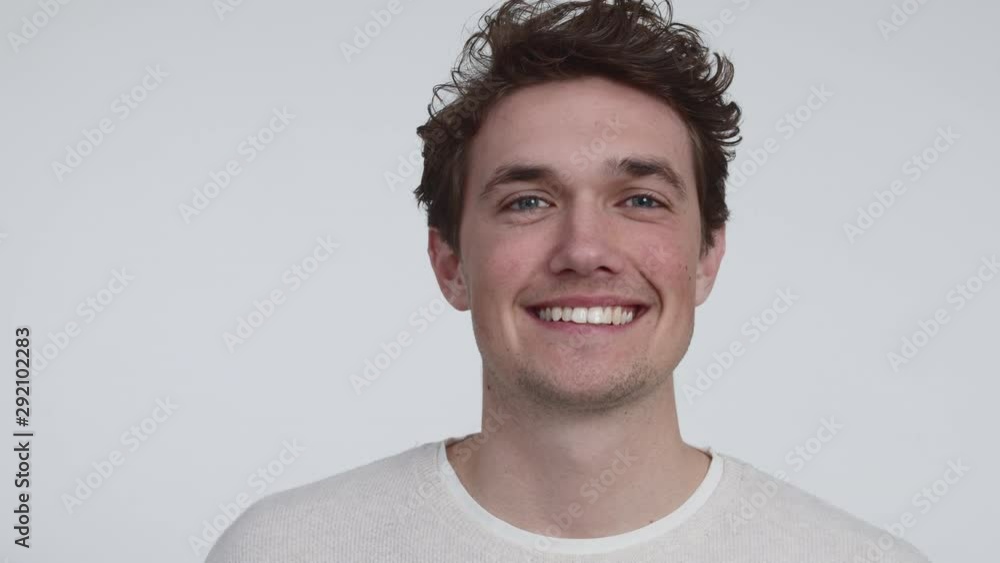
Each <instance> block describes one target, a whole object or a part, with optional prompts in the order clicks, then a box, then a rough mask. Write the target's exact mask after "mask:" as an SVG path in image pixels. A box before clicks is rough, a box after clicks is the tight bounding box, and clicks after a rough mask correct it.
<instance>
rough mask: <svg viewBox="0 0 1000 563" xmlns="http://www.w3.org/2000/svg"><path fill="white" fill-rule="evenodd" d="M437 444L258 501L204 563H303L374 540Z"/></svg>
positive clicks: (416, 480)
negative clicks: (371, 536) (373, 536)
mask: <svg viewBox="0 0 1000 563" xmlns="http://www.w3.org/2000/svg"><path fill="white" fill-rule="evenodd" d="M435 447H436V443H426V444H423V445H421V446H416V447H413V448H409V449H407V450H404V451H402V452H399V453H397V454H394V455H391V456H388V457H383V458H380V459H377V460H374V461H372V462H369V463H367V464H364V465H361V466H358V467H355V468H353V469H349V470H347V471H343V472H341V473H338V474H335V475H331V476H329V477H325V478H323V479H320V480H317V481H313V482H310V483H306V484H304V485H299V486H297V487H294V488H290V489H286V490H284V491H279V492H276V493H273V494H270V495H267V496H265V497H263V498H261V499H259V500H257V501H256V502H254V503H253V504H251V505H250V506H249V507H248V508H247V509H246V510H245V511H244V512H243V513H242V514H241V515H240V516H239V517H237V518H236V520H235V521H234V522H233V523H232V524H231V525H230V526H229V527H228V528H226V530H225V531H224V532H223V533H222V535H221V536H220V537H219V539H218V540H217V541H216V542H215V545H214V546H213V547H212V549H211V551H210V552H209V554H208V558H207V559H206V563H235V562H239V563H256V562H257V561H261V562H263V561H272V560H273V561H277V560H278V559H275V557H279V558H280V560H281V561H286V562H289V563H291V562H293V561H295V562H298V561H303V562H305V561H314V560H318V559H317V557H318V556H319V554H320V553H321V552H322V553H325V554H329V553H330V550H337V549H340V548H341V547H342V546H345V545H366V544H369V545H370V543H371V542H370V540H371V538H370V537H368V536H370V535H377V534H378V533H379V530H378V528H379V527H380V526H382V525H383V524H384V523H385V522H387V521H396V520H398V518H397V516H398V515H396V514H394V510H395V509H394V508H393V506H398V505H403V500H402V499H405V498H407V497H408V496H409V495H410V494H411V493H412V492H413V489H414V488H415V487H416V484H418V483H419V482H420V480H421V479H428V478H429V477H428V476H427V474H426V469H427V467H428V460H429V459H430V456H432V455H433V451H434V449H435ZM422 472H423V474H421V473H422ZM382 532H384V530H382Z"/></svg>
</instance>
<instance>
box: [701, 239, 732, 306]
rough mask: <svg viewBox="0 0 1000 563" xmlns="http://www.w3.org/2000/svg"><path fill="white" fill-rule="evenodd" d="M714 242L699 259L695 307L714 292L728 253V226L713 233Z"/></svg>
mask: <svg viewBox="0 0 1000 563" xmlns="http://www.w3.org/2000/svg"><path fill="white" fill-rule="evenodd" d="M712 235H713V237H714V238H713V240H714V244H713V245H712V247H711V248H709V249H708V252H706V253H705V255H704V256H702V257H700V258H699V259H698V273H697V277H696V278H695V282H694V283H695V303H694V304H695V307H697V306H699V305H701V304H702V303H704V302H705V300H706V299H708V295H709V294H710V293H712V287H714V286H715V278H716V276H717V275H718V274H719V268H720V266H721V264H722V256H723V255H724V254H725V253H726V226H725V225H723V226H721V227H719V228H718V229H716V230H715V231H714V232H713V233H712Z"/></svg>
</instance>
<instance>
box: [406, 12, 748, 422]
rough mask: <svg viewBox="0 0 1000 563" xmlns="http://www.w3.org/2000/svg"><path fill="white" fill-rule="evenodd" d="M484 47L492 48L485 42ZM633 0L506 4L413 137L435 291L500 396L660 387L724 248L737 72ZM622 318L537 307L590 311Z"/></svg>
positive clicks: (615, 394) (606, 402)
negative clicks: (626, 317)
mask: <svg viewBox="0 0 1000 563" xmlns="http://www.w3.org/2000/svg"><path fill="white" fill-rule="evenodd" d="M486 51H488V52H486ZM714 60H715V62H716V63H717V65H716V68H715V72H714V73H713V68H712V61H713V58H712V56H711V55H710V53H709V51H708V49H707V48H706V47H705V46H704V45H703V44H702V43H700V41H699V38H698V35H697V33H696V32H695V31H694V30H693V29H692V28H690V27H687V26H684V25H682V24H676V23H671V22H670V5H669V4H667V5H666V14H665V15H661V14H660V12H659V11H658V10H657V9H656V7H655V6H649V5H647V4H646V3H644V2H639V1H617V2H614V3H612V4H607V3H605V2H599V1H594V2H569V3H564V4H558V5H551V4H549V3H547V2H541V3H537V4H528V3H526V2H522V1H516V2H513V1H512V2H507V3H505V4H504V5H503V6H501V7H500V8H499V9H498V10H497V11H496V12H495V13H493V14H491V15H487V16H485V17H484V19H483V28H482V30H481V31H479V32H478V33H476V34H474V35H473V36H472V37H471V38H470V39H469V41H468V42H467V43H466V48H465V51H464V54H463V59H462V61H460V62H459V64H458V66H457V68H456V70H455V71H454V72H453V73H452V76H453V82H451V83H449V84H443V85H439V86H437V87H436V88H435V97H436V98H437V99H440V94H439V91H440V90H441V89H447V90H450V91H452V92H454V93H455V94H456V98H455V99H454V100H452V101H451V102H450V103H449V104H448V105H446V106H445V107H443V108H441V109H440V110H438V111H435V110H434V108H433V104H432V107H430V108H429V112H430V114H431V117H430V119H429V120H428V122H427V123H426V124H424V125H422V126H421V127H419V128H418V129H417V132H418V134H419V135H420V136H421V138H422V139H423V140H424V152H423V155H424V172H423V177H422V179H421V184H420V186H419V187H418V188H417V189H416V190H415V194H416V196H417V198H418V201H419V202H420V203H422V204H424V205H425V206H426V208H427V213H428V225H429V227H430V232H429V241H428V247H429V248H428V250H429V253H430V255H431V261H432V265H433V267H434V270H435V274H436V275H437V278H438V281H439V284H440V285H441V288H442V290H443V291H444V293H445V294H446V297H448V299H449V301H450V302H451V303H452V305H453V306H455V307H456V308H458V309H459V310H465V309H471V311H472V320H473V327H474V331H475V335H476V340H477V343H478V345H479V348H480V352H481V354H482V356H483V363H484V368H485V373H486V375H487V377H488V378H489V380H490V382H492V384H493V385H494V386H495V387H496V389H495V392H498V393H505V394H519V395H522V396H523V395H527V396H529V397H530V398H532V399H534V400H537V401H540V402H543V403H546V404H548V405H555V406H560V407H563V408H570V409H602V408H609V407H612V406H615V405H617V404H620V403H622V402H624V401H627V400H628V399H629V398H631V397H635V396H638V395H641V394H643V393H644V392H645V391H646V390H649V389H651V388H652V387H655V386H657V385H658V384H660V383H662V382H663V381H665V380H666V379H668V378H669V376H670V374H671V373H672V372H673V369H674V368H675V367H676V365H677V364H678V363H679V362H680V359H681V358H682V357H683V355H684V353H685V351H686V350H687V346H688V344H689V342H690V338H691V332H692V329H693V317H694V308H695V307H696V306H698V305H700V304H701V303H702V302H704V300H705V299H706V298H707V297H708V294H709V292H710V291H711V288H712V285H713V283H714V280H715V275H716V273H717V271H718V268H719V263H720V261H721V259H722V255H723V253H724V251H725V222H726V219H727V218H728V209H727V207H726V203H725V179H726V175H727V163H728V161H729V160H731V159H732V148H731V147H732V146H734V145H735V144H736V143H737V142H739V139H738V138H737V135H738V133H739V128H738V121H739V116H740V110H739V108H738V107H737V106H736V105H735V104H733V103H732V102H726V101H724V100H723V94H724V92H725V90H726V88H727V87H728V85H729V83H730V81H731V80H732V66H731V65H730V64H729V62H728V61H727V60H726V59H725V58H723V57H721V56H718V55H715V58H714ZM615 304H620V305H623V306H625V310H629V309H634V310H635V311H636V314H635V318H634V320H632V322H630V323H628V324H623V325H601V326H592V325H588V324H575V323H572V322H569V323H566V322H563V321H551V320H544V319H541V318H539V315H540V314H541V315H548V314H549V313H550V312H552V311H553V309H552V308H549V309H548V310H547V311H542V308H544V307H545V306H550V307H552V306H555V307H560V308H561V309H562V311H568V310H569V309H571V308H573V307H593V306H595V305H615Z"/></svg>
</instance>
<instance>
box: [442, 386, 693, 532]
mask: <svg viewBox="0 0 1000 563" xmlns="http://www.w3.org/2000/svg"><path fill="white" fill-rule="evenodd" d="M485 387H486V390H485V391H484V394H483V422H482V424H483V431H482V432H480V433H478V434H475V435H472V436H469V437H467V438H466V439H465V440H462V441H459V442H456V443H454V444H451V445H449V446H448V448H447V452H448V461H449V462H451V464H452V466H453V467H454V468H455V473H456V475H457V476H458V478H459V480H460V481H461V482H462V484H463V486H464V487H465V488H466V490H468V492H469V494H470V495H471V496H472V497H473V498H474V499H475V500H476V501H477V502H478V503H479V504H480V505H481V506H482V507H483V508H485V509H486V510H487V511H489V512H490V513H491V514H493V515H494V516H496V517H497V518H500V519H501V520H504V521H506V522H508V523H510V524H512V525H514V526H516V527H518V528H521V529H523V530H527V531H529V532H533V533H536V534H541V535H545V536H550V537H563V538H595V537H605V536H611V535H617V534H622V533H625V532H628V531H631V530H635V529H637V528H640V527H642V526H645V525H647V524H649V523H651V522H653V521H655V520H658V519H659V518H662V517H664V516H666V515H667V514H670V513H671V512H673V511H674V510H676V509H677V508H678V507H679V506H680V505H681V504H683V503H684V501H685V500H687V499H688V497H690V496H691V494H692V493H693V492H694V490H695V489H696V488H697V487H698V485H699V484H701V482H702V480H703V479H704V477H705V474H706V472H707V471H708V464H709V461H710V458H709V456H708V455H707V454H705V453H704V452H702V451H701V450H698V449H696V448H694V447H692V446H689V445H688V444H685V443H684V442H683V440H682V439H681V435H680V429H679V427H678V422H677V409H676V401H675V398H674V386H673V378H672V377H671V378H667V379H666V381H664V382H663V384H662V385H659V386H658V387H657V389H656V390H655V391H654V392H652V393H650V394H648V395H646V396H644V397H642V398H641V399H638V400H637V401H635V402H633V403H630V404H625V405H622V406H621V407H619V408H617V409H614V410H610V411H605V412H600V413H588V414H572V415H570V414H565V413H560V414H558V415H553V414H552V413H551V412H548V413H540V412H538V410H537V409H532V408H526V407H525V406H524V405H520V404H512V402H511V401H501V400H500V399H498V397H497V396H495V394H494V393H491V392H490V391H489V387H488V386H485Z"/></svg>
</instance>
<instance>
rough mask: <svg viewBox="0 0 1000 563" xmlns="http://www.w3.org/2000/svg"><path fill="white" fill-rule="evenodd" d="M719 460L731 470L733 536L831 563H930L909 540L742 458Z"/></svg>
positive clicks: (730, 513) (730, 508)
mask: <svg viewBox="0 0 1000 563" xmlns="http://www.w3.org/2000/svg"><path fill="white" fill-rule="evenodd" d="M722 457H723V458H724V460H725V463H726V469H727V470H728V471H729V472H730V479H728V480H727V482H728V483H729V491H728V492H727V500H728V502H730V503H731V504H730V505H729V510H728V512H729V520H730V522H731V525H732V527H733V531H734V532H735V533H738V534H745V535H747V536H758V537H767V538H768V539H769V540H774V539H775V538H781V540H782V542H783V543H784V544H785V545H788V546H801V549H804V550H808V552H810V553H814V554H815V553H825V554H828V555H829V557H830V560H832V561H833V560H836V561H841V560H843V561H852V562H853V561H865V562H867V561H882V562H884V563H930V562H929V560H928V559H927V557H926V556H925V555H924V554H922V553H921V552H920V551H919V550H918V549H917V548H916V547H914V546H913V545H912V544H911V543H910V542H909V541H907V540H905V539H903V538H900V537H897V536H895V535H893V534H891V533H890V532H888V531H886V530H884V529H882V528H879V527H878V526H875V525H873V524H871V523H869V522H867V521H865V520H863V519H861V518H859V517H857V516H855V515H853V514H851V513H849V512H847V511H846V510H844V509H842V508H840V507H838V506H836V505H834V504H832V503H831V502H828V501H826V500H823V499H821V498H819V497H818V496H816V495H815V494H813V493H810V492H808V491H806V490H804V489H802V488H800V487H798V486H796V485H794V484H792V483H789V482H788V481H787V480H785V479H783V478H779V477H777V476H774V475H770V474H768V473H766V472H764V471H762V470H760V469H758V468H756V467H755V466H753V465H752V464H750V463H748V462H746V461H744V460H742V459H740V458H737V457H734V456H730V455H726V454H723V455H722Z"/></svg>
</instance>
